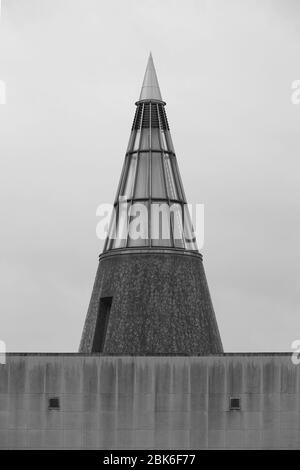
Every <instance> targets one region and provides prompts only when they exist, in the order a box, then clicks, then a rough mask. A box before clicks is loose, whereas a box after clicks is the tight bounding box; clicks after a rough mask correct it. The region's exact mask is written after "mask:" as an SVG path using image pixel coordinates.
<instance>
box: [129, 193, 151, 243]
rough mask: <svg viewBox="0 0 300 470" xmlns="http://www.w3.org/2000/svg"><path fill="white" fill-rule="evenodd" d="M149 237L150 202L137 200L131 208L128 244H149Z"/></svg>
mask: <svg viewBox="0 0 300 470" xmlns="http://www.w3.org/2000/svg"><path fill="white" fill-rule="evenodd" d="M148 238H149V237H148V204H147V202H135V203H133V204H132V206H131V208H130V216H129V235H128V246H130V247H133V246H147V245H148V243H149V242H148Z"/></svg>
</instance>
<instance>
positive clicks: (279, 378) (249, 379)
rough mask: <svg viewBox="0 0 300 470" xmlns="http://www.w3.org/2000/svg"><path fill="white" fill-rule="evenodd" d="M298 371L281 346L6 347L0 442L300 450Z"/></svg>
mask: <svg viewBox="0 0 300 470" xmlns="http://www.w3.org/2000/svg"><path fill="white" fill-rule="evenodd" d="M299 379H300V376H299V368H298V367H297V366H295V365H293V364H292V362H291V357H290V355H284V354H282V355H250V354H248V355H243V354H234V355H229V354H225V355H221V356H211V357H104V356H103V357H101V356H97V355H95V356H85V355H80V354H57V355H54V354H52V355H51V354H48V355H47V354H28V355H26V354H10V355H8V357H7V363H6V365H0V447H1V448H35V449H36V448H52V449H53V448H104V449H113V448H118V449H121V448H125V449H131V448H133V449H137V448H143V449H145V448H149V449H159V448H161V449H176V448H177V449H185V448H192V449H198V448H199V449H200V448H268V449H269V448H283V449H284V448H300V408H299ZM230 396H237V397H240V398H241V410H240V411H230V410H229V397H230ZM50 397H59V398H60V402H61V409H60V410H59V411H58V410H49V409H48V399H49V398H50Z"/></svg>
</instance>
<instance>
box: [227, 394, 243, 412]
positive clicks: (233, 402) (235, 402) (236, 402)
mask: <svg viewBox="0 0 300 470" xmlns="http://www.w3.org/2000/svg"><path fill="white" fill-rule="evenodd" d="M229 409H230V410H240V409H241V399H240V398H238V397H230V399H229Z"/></svg>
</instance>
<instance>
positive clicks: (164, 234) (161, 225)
mask: <svg viewBox="0 0 300 470" xmlns="http://www.w3.org/2000/svg"><path fill="white" fill-rule="evenodd" d="M151 243H152V246H172V241H171V226H170V207H169V205H168V203H167V202H165V201H156V202H153V203H152V204H151Z"/></svg>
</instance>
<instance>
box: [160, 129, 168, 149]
mask: <svg viewBox="0 0 300 470" xmlns="http://www.w3.org/2000/svg"><path fill="white" fill-rule="evenodd" d="M160 140H161V146H162V148H163V150H168V146H167V141H166V136H165V133H164V131H160Z"/></svg>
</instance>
